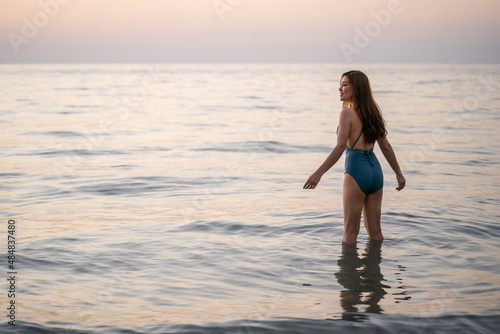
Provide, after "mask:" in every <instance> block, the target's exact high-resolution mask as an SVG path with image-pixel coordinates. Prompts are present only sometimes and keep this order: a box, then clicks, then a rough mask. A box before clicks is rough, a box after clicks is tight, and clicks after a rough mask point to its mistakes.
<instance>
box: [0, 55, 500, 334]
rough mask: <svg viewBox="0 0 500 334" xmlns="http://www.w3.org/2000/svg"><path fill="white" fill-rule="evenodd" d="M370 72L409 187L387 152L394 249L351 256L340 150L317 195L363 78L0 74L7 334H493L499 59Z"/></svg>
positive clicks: (98, 68)
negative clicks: (344, 84) (349, 97)
mask: <svg viewBox="0 0 500 334" xmlns="http://www.w3.org/2000/svg"><path fill="white" fill-rule="evenodd" d="M356 68H358V69H361V70H363V71H364V72H365V73H367V75H368V76H369V78H370V79H371V83H372V88H373V91H374V95H375V98H376V100H377V102H378V103H379V105H380V106H381V108H382V110H383V113H384V116H385V118H386V120H387V123H388V130H389V139H390V141H391V143H392V145H393V147H394V149H395V151H396V153H397V156H398V158H399V160H400V163H401V165H402V167H403V171H404V173H405V175H406V177H407V187H406V188H405V189H404V190H403V191H402V192H397V191H395V190H394V188H395V187H396V180H395V177H394V174H393V173H392V171H391V169H390V168H389V166H388V164H387V162H386V161H385V160H384V158H383V156H382V155H381V153H380V151H379V150H378V148H377V149H376V154H377V155H378V157H379V160H380V161H381V163H382V168H383V169H384V174H385V195H384V196H385V197H384V204H383V213H382V224H383V231H384V234H385V237H386V240H385V241H384V242H383V244H382V245H381V246H377V245H373V244H370V243H369V242H368V241H367V236H366V232H365V231H364V229H362V231H361V233H360V236H359V238H358V244H357V248H355V249H342V245H341V238H342V230H343V213H342V178H343V163H344V158H341V160H340V161H339V163H338V164H337V165H336V166H334V167H333V168H332V169H331V170H330V171H329V172H328V173H327V174H326V175H325V176H324V177H323V180H322V182H321V183H320V185H319V186H318V188H317V189H315V190H309V191H306V190H303V189H302V185H303V183H304V182H305V180H306V179H307V177H308V176H309V175H310V174H311V173H312V172H313V171H314V170H315V169H316V168H317V167H318V165H319V164H320V163H321V162H322V161H323V159H324V158H325V157H326V155H327V154H328V153H329V152H330V150H331V149H332V148H333V146H334V145H335V142H336V135H335V129H336V127H337V122H338V113H339V111H340V108H341V105H340V102H339V100H338V91H337V89H338V81H339V76H340V74H341V73H342V72H344V71H346V70H349V69H351V66H347V65H335V64H317V65H307V64H300V65H294V64H278V65H242V64H238V65H236V64H235V65H229V64H228V65H222V64H221V65H217V64H210V65H204V64H189V65H175V64H172V65H168V64H160V65H154V64H151V65H148V64H144V65H1V66H0V82H1V87H2V91H1V92H0V96H1V104H0V128H1V133H0V145H1V150H0V167H1V168H0V209H1V225H0V226H1V231H0V232H1V233H0V238H1V240H2V241H1V245H2V246H1V247H2V248H3V250H2V252H3V253H4V254H5V255H4V257H3V263H2V264H1V268H2V271H1V276H0V277H2V281H3V282H4V283H3V284H2V289H3V291H1V293H0V309H1V310H3V311H1V312H0V315H1V317H2V322H1V324H0V326H1V328H2V329H1V332H7V331H9V330H13V332H19V333H400V334H403V333H496V332H497V329H498V328H499V326H500V269H499V268H500V260H499V258H500V240H499V237H500V223H499V222H500V209H499V208H500V187H499V186H500V173H499V163H500V145H499V144H498V143H499V142H500V135H499V134H500V130H499V129H500V66H499V65H357V66H356ZM9 219H12V220H14V221H15V237H16V253H15V255H16V262H15V268H14V269H15V271H16V272H17V274H16V282H15V289H16V291H15V292H16V296H15V298H14V299H12V298H9V297H8V296H7V292H8V289H9V284H8V282H6V279H7V278H9V275H8V274H7V272H8V271H10V270H9V269H8V266H7V265H8V263H7V236H8V234H7V231H8V224H7V221H8V220H9ZM11 300H15V305H16V314H15V315H16V318H15V320H16V322H15V324H16V327H15V328H14V327H12V326H9V325H8V324H7V321H9V318H8V317H7V315H8V312H9V311H8V310H7V307H8V306H9V305H10V304H9V303H10V301H11Z"/></svg>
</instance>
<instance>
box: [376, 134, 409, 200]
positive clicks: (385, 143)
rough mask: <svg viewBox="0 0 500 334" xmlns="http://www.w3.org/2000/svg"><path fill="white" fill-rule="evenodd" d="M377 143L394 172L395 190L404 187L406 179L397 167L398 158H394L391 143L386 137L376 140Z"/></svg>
mask: <svg viewBox="0 0 500 334" xmlns="http://www.w3.org/2000/svg"><path fill="white" fill-rule="evenodd" d="M377 143H378V146H379V147H380V150H381V151H382V154H383V155H384V157H385V159H386V160H387V162H388V163H389V165H390V166H391V168H392V170H393V171H394V173H396V180H397V181H398V187H397V188H396V190H397V191H400V190H401V189H403V188H404V187H405V185H406V179H405V177H404V176H403V173H402V172H401V168H400V167H399V164H398V160H397V159H396V154H395V153H394V150H393V149H392V146H391V143H389V140H388V139H387V137H384V138H382V139H379V140H377Z"/></svg>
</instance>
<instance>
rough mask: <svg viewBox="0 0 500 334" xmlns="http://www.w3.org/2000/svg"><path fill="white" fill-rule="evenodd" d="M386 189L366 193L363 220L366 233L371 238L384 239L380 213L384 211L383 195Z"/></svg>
mask: <svg viewBox="0 0 500 334" xmlns="http://www.w3.org/2000/svg"><path fill="white" fill-rule="evenodd" d="M383 193H384V189H380V190H379V191H377V192H376V193H373V194H369V195H366V198H365V205H364V207H363V220H364V222H365V228H366V233H368V237H369V238H370V239H371V240H383V239H384V236H383V234H382V227H381V226H380V215H381V212H382V196H383Z"/></svg>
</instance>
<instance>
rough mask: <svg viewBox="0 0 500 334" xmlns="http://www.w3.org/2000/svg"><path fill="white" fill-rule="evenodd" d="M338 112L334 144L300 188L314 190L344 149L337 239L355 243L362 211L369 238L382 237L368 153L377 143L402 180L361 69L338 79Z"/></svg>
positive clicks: (377, 182)
mask: <svg viewBox="0 0 500 334" xmlns="http://www.w3.org/2000/svg"><path fill="white" fill-rule="evenodd" d="M339 91H340V100H341V101H342V102H343V108H344V109H342V111H341V112H340V117H339V126H338V128H337V145H336V146H335V148H334V149H333V151H332V152H331V153H330V155H329V156H328V157H327V158H326V160H325V162H323V164H322V165H321V166H319V168H318V169H317V170H316V171H315V172H314V173H313V174H312V175H311V176H310V177H309V178H308V179H307V181H306V183H305V184H304V189H314V188H316V185H317V184H318V183H319V181H320V180H321V177H322V176H323V174H324V173H326V172H327V171H328V170H329V169H330V168H331V167H332V166H333V165H334V164H335V163H336V162H337V161H338V160H339V159H340V157H341V156H342V153H343V152H344V150H346V151H347V152H346V159H345V175H344V190H343V198H344V199H343V201H344V236H343V238H342V241H344V242H346V243H350V244H354V243H356V240H357V236H358V233H359V225H360V221H361V212H363V221H364V224H365V228H366V231H367V233H368V236H369V237H370V239H372V240H382V239H383V238H384V237H383V235H382V229H381V227H380V214H381V207H382V192H383V190H382V187H383V185H384V180H383V174H382V169H381V168H380V164H379V162H378V160H377V157H376V156H375V154H374V153H373V147H374V144H375V142H377V143H378V145H379V147H380V149H381V151H382V153H383V154H384V157H385V158H386V159H387V162H389V165H390V166H391V168H392V169H393V170H394V172H395V173H396V179H397V182H398V186H397V188H396V190H398V191H399V190H401V189H403V188H404V186H405V183H406V180H405V178H404V176H403V174H402V173H401V169H400V168H399V164H398V162H397V160H396V155H395V154H394V151H393V150H392V147H391V144H390V143H389V141H388V140H387V136H386V135H387V131H386V129H385V121H384V119H383V117H382V113H381V112H380V109H379V107H378V105H377V104H376V103H375V100H374V99H373V96H372V92H371V88H370V83H369V81H368V78H367V77H366V75H365V74H364V73H363V72H360V71H349V72H346V73H344V74H342V77H341V82H340V88H339Z"/></svg>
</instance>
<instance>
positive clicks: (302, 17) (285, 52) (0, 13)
mask: <svg viewBox="0 0 500 334" xmlns="http://www.w3.org/2000/svg"><path fill="white" fill-rule="evenodd" d="M499 32H500V1H499V0H36V1H35V0H16V1H13V0H9V1H6V0H2V1H1V3H0V36H1V39H0V63H46V62H52V63H57V62H65V63H72V62H76V63H78V62H87V63H93V62H97V63H106V62H130V63H133V62H176V63H183V62H335V63H345V62H355V63H498V62H499V61H500V38H499V37H498V33H499Z"/></svg>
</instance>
